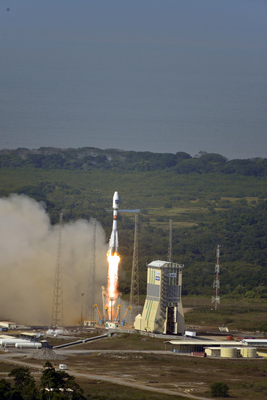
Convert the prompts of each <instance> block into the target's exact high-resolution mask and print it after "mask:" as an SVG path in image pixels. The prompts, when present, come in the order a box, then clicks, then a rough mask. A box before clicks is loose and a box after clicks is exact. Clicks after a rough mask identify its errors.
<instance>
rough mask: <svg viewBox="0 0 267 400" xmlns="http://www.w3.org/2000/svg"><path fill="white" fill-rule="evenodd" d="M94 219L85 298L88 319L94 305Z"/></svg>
mask: <svg viewBox="0 0 267 400" xmlns="http://www.w3.org/2000/svg"><path fill="white" fill-rule="evenodd" d="M95 250H96V219H94V227H93V240H92V253H91V261H90V266H89V276H88V288H87V299H86V318H87V319H88V320H89V321H92V322H93V321H94V311H95V308H94V305H95V264H96V254H95Z"/></svg>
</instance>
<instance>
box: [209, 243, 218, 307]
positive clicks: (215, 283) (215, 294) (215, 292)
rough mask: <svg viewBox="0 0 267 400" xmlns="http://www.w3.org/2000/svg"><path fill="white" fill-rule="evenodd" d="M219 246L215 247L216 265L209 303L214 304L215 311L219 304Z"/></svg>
mask: <svg viewBox="0 0 267 400" xmlns="http://www.w3.org/2000/svg"><path fill="white" fill-rule="evenodd" d="M219 259H220V245H219V244H218V245H217V250H216V265H215V273H214V281H213V295H212V298H211V303H214V309H215V310H217V308H218V307H219V304H220V265H219V262H220V260H219Z"/></svg>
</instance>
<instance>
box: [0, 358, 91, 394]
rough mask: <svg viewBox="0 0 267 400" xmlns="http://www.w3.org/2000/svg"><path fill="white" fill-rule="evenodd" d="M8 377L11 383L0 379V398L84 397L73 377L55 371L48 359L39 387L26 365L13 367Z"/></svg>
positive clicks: (63, 372)
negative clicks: (11, 379)
mask: <svg viewBox="0 0 267 400" xmlns="http://www.w3.org/2000/svg"><path fill="white" fill-rule="evenodd" d="M9 377H11V378H13V380H14V382H13V385H11V384H10V383H9V382H7V381H6V380H5V379H1V380H0V398H1V399H2V400H5V399H6V400H9V399H16V400H28V399H34V400H38V399H42V400H56V399H57V400H60V399H62V400H63V399H64V400H65V399H73V400H75V399H76V400H85V399H86V398H85V397H84V396H83V390H82V388H81V387H80V386H79V385H78V384H77V383H76V382H75V378H74V377H73V376H71V375H69V374H68V373H67V372H65V371H56V370H55V368H54V367H53V366H52V364H51V363H50V362H49V361H47V362H46V363H45V365H44V369H43V372H42V376H41V379H40V387H39V388H38V387H37V386H36V382H35V379H34V378H33V377H32V376H31V373H30V370H29V368H28V367H17V368H14V369H13V370H12V371H11V372H10V374H9Z"/></svg>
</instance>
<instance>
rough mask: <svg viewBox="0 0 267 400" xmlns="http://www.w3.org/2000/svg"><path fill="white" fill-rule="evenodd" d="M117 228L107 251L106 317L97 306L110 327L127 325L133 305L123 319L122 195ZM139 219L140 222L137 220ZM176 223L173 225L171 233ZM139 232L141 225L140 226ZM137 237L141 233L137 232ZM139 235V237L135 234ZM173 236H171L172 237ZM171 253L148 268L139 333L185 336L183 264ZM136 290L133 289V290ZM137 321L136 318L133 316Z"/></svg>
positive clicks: (116, 196)
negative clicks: (120, 283)
mask: <svg viewBox="0 0 267 400" xmlns="http://www.w3.org/2000/svg"><path fill="white" fill-rule="evenodd" d="M112 208H113V225H112V231H111V235H110V239H109V248H108V252H107V260H108V279H107V288H106V289H105V287H104V286H102V301H103V317H102V316H101V313H100V311H99V308H98V306H97V305H96V304H95V305H94V307H95V309H96V311H97V313H98V316H99V321H98V322H99V324H105V325H106V327H108V328H113V327H116V326H114V325H116V324H118V323H120V324H121V326H123V325H124V324H126V322H127V317H128V314H129V311H131V309H132V307H131V304H130V306H129V307H128V308H127V310H126V312H125V314H124V316H123V318H122V319H121V318H120V307H121V305H120V293H119V292H118V274H119V262H120V256H119V239H118V226H117V216H118V209H119V194H118V192H115V193H114V195H113V205H112ZM136 220H137V219H136ZM171 229H172V224H170V230H171ZM136 230H137V224H136ZM135 234H137V232H135ZM135 236H136V235H135ZM170 237H171V235H170ZM170 253H171V250H170V249H169V251H168V259H169V260H168V261H161V260H158V261H153V262H152V263H150V264H148V265H147V296H146V300H145V305H144V308H143V312H142V314H138V315H137V316H136V318H135V321H134V328H135V330H137V331H146V332H153V333H163V334H166V333H168V334H183V333H184V314H183V307H182V300H181V292H182V269H183V267H184V266H183V265H181V264H177V263H174V262H172V257H171V254H170ZM131 289H132V288H131ZM132 318H133V316H132Z"/></svg>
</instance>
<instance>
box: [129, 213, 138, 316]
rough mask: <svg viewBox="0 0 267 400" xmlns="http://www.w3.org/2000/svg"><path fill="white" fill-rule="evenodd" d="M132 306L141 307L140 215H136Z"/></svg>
mask: <svg viewBox="0 0 267 400" xmlns="http://www.w3.org/2000/svg"><path fill="white" fill-rule="evenodd" d="M130 306H131V307H132V308H133V306H137V307H138V306H139V273H138V215H137V214H136V215H135V229H134V249H133V262H132V278H131V292H130Z"/></svg>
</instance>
